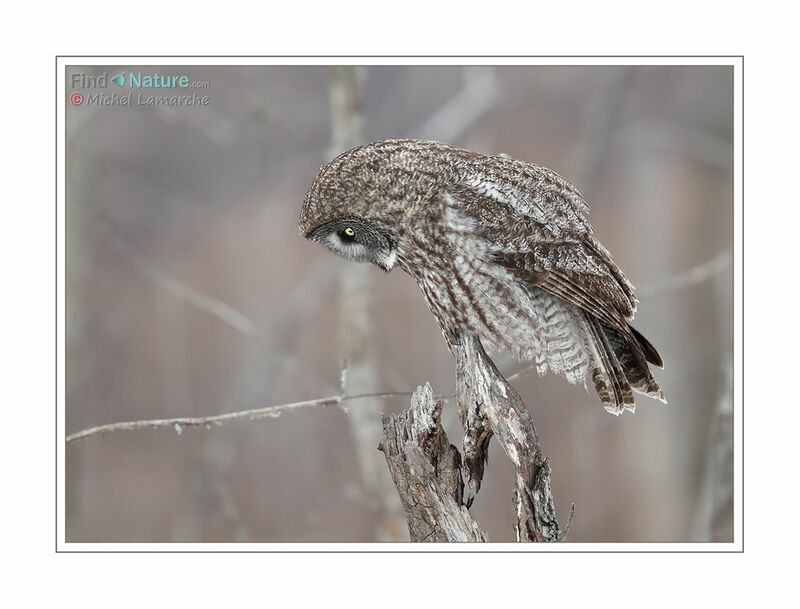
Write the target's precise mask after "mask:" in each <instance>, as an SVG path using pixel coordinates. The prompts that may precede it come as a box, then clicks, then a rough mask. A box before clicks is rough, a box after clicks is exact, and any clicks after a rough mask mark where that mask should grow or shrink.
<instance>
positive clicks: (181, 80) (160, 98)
mask: <svg viewBox="0 0 800 609" xmlns="http://www.w3.org/2000/svg"><path fill="white" fill-rule="evenodd" d="M70 84H71V85H72V88H73V89H106V88H108V86H109V85H110V84H114V85H116V86H117V87H119V88H120V89H130V91H129V92H128V93H127V94H119V93H117V92H112V93H111V94H108V93H104V92H99V93H87V94H86V95H84V94H83V93H80V92H74V93H72V95H70V101H71V102H72V105H73V106H80V105H83V104H86V105H89V106H207V105H208V104H209V101H210V99H209V97H208V96H207V95H200V94H198V93H192V94H191V95H188V94H187V95H168V94H164V95H147V94H146V93H142V92H136V95H134V90H138V89H208V88H209V87H210V83H208V82H205V81H192V80H191V79H190V78H189V76H187V75H186V74H177V75H175V74H159V73H155V74H142V73H141V72H121V73H119V74H116V75H115V76H111V77H109V75H108V74H107V73H103V74H91V75H90V74H84V73H82V72H78V73H74V74H72V75H71V78H70ZM164 93H167V92H166V91H165V92H164ZM187 93H188V91H187Z"/></svg>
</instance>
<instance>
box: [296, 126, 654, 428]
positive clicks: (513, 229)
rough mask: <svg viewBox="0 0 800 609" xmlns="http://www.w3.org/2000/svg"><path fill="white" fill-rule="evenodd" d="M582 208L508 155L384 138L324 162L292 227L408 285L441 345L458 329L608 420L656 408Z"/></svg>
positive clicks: (642, 341) (603, 253)
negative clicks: (558, 383)
mask: <svg viewBox="0 0 800 609" xmlns="http://www.w3.org/2000/svg"><path fill="white" fill-rule="evenodd" d="M588 215H589V207H588V205H587V204H586V202H585V201H584V200H583V197H581V195H580V193H579V192H578V191H577V190H576V189H575V188H574V187H573V186H572V185H571V184H569V183H568V182H567V181H566V180H564V179H563V178H562V177H561V176H559V175H558V174H556V173H555V172H553V171H551V170H549V169H547V168H545V167H540V166H538V165H534V164H532V163H527V162H525V161H518V160H515V159H512V158H509V157H508V156H506V155H495V156H486V155H483V154H478V153H475V152H471V151H469V150H463V149H460V148H456V147H453V146H449V145H447V144H442V143H438V142H429V141H420V140H387V141H380V142H373V143H370V144H366V145H363V146H358V147H356V148H353V149H352V150H348V151H347V152H344V153H343V154H341V155H339V156H338V157H336V158H335V159H334V160H333V161H331V162H330V163H328V164H327V165H325V166H324V167H323V168H322V169H321V170H320V172H319V174H318V175H317V177H316V179H315V180H314V182H313V184H312V185H311V188H310V189H309V191H308V194H307V195H306V198H305V202H304V205H303V209H302V212H301V215H300V230H301V232H302V233H303V235H304V236H305V237H306V238H307V239H310V240H312V241H316V242H318V243H321V244H323V245H325V246H326V247H328V248H329V249H331V250H332V251H334V252H335V253H337V254H340V255H341V256H344V257H345V258H348V259H350V260H355V261H358V262H372V263H374V264H376V265H377V266H379V267H380V268H382V269H383V270H384V271H386V272H389V271H391V270H392V268H394V267H395V266H398V267H400V268H401V269H403V270H404V271H405V272H406V273H408V274H409V275H411V276H412V277H413V278H414V279H415V280H416V282H417V284H418V285H419V287H420V289H421V290H422V293H423V294H424V296H425V300H426V302H427V304H428V307H429V308H430V310H431V311H432V312H433V314H434V315H435V316H436V320H437V321H438V322H439V326H440V327H441V330H442V334H443V335H444V336H445V339H446V340H451V337H453V336H458V335H460V334H462V333H472V334H474V335H476V336H478V338H480V340H481V342H482V343H483V345H484V347H485V348H486V349H487V350H488V351H497V350H511V351H513V352H515V353H516V354H517V356H518V357H519V358H520V359H522V360H532V361H535V363H536V367H537V369H538V372H539V374H544V373H545V372H546V371H547V370H548V369H549V370H551V371H553V372H556V373H559V374H563V375H564V376H565V377H566V378H567V380H568V381H570V382H571V383H585V379H586V377H587V376H588V375H589V374H590V373H591V378H592V381H593V382H594V386H595V388H596V389H597V393H598V395H599V396H600V399H601V400H602V402H603V405H604V406H605V408H606V410H608V411H609V412H612V413H614V414H619V413H621V412H622V411H623V410H624V409H628V410H631V411H632V410H633V409H634V401H633V391H637V392H639V393H643V394H645V395H647V396H650V397H653V398H656V399H658V400H661V401H663V402H666V400H665V399H664V394H663V393H662V391H661V389H660V388H659V386H658V384H657V383H656V381H655V379H654V378H653V376H652V374H651V372H650V369H649V367H648V362H650V363H652V364H655V365H656V366H663V363H662V360H661V356H660V355H659V354H658V352H657V351H656V349H655V348H654V347H653V346H652V345H651V344H650V343H649V342H648V340H647V339H646V338H645V337H644V336H642V335H641V334H640V333H639V332H637V331H636V330H635V329H633V327H631V326H630V324H629V323H628V321H629V320H631V319H632V318H633V314H634V311H635V310H636V303H637V299H636V296H635V295H634V293H633V286H632V285H631V283H630V282H629V281H628V279H627V278H626V277H625V275H624V274H623V273H622V271H621V270H620V268H619V267H618V266H617V265H616V264H614V261H613V260H612V259H611V256H610V254H609V253H608V251H607V250H606V249H605V248H604V247H603V246H602V245H601V244H600V242H599V241H598V240H597V239H596V238H595V236H594V231H593V229H592V227H591V225H590V224H589V220H588Z"/></svg>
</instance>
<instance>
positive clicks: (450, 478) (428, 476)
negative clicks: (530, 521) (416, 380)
mask: <svg viewBox="0 0 800 609" xmlns="http://www.w3.org/2000/svg"><path fill="white" fill-rule="evenodd" d="M443 405H444V402H442V401H437V400H434V398H433V391H432V390H431V386H430V385H429V384H428V383H426V384H425V386H424V387H418V388H417V390H416V391H415V392H414V395H413V396H412V398H411V407H410V408H409V409H408V410H404V411H402V412H400V413H398V414H395V415H391V416H386V415H384V416H383V443H382V445H381V447H380V448H381V450H383V452H384V454H385V456H386V461H387V463H388V464H389V470H390V472H391V474H392V479H393V480H394V483H395V486H396V487H397V490H398V493H399V495H400V500H401V501H402V503H403V507H404V508H405V511H406V516H407V518H408V528H409V532H410V534H411V540H412V541H439V542H443V541H486V539H487V538H486V534H485V533H484V532H483V531H482V530H481V528H480V527H479V526H478V523H477V522H475V520H474V519H473V518H472V516H471V515H470V513H469V511H468V509H467V506H466V505H464V503H463V491H464V482H463V479H462V477H461V454H460V453H459V452H458V449H457V448H456V447H455V446H453V445H451V444H450V443H449V442H448V440H447V435H446V434H445V432H444V429H443V428H442V425H441V420H440V419H441V414H442V407H443Z"/></svg>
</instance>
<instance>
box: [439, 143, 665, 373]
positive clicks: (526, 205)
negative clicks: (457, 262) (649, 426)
mask: <svg viewBox="0 0 800 609" xmlns="http://www.w3.org/2000/svg"><path fill="white" fill-rule="evenodd" d="M491 158H492V159H496V160H498V161H500V162H501V163H502V164H503V165H504V167H503V169H504V171H502V172H500V171H497V169H496V168H493V169H494V170H493V171H486V170H485V169H484V171H483V172H482V174H481V178H480V179H479V178H478V176H477V175H473V176H468V177H467V178H466V179H464V180H462V182H461V184H460V185H459V187H458V188H457V189H456V190H455V191H454V192H453V193H452V196H451V197H450V198H451V200H460V201H469V204H468V205H467V209H471V210H477V215H476V216H475V217H474V220H475V222H474V223H473V225H474V226H475V230H476V232H478V233H479V234H480V235H481V237H483V239H484V240H485V242H486V243H487V247H488V249H489V253H490V256H491V258H492V260H493V261H494V262H495V263H496V264H498V265H500V266H501V267H503V268H504V269H506V270H507V271H509V272H510V273H511V274H512V275H513V276H515V277H516V278H517V279H519V280H520V281H521V282H523V283H524V284H526V285H528V286H531V287H536V288H539V289H542V290H545V291H546V292H549V293H550V294H553V295H555V296H558V297H559V298H562V299H564V300H566V301H568V302H570V303H572V304H574V305H576V306H578V307H580V308H581V309H582V310H583V311H586V312H587V313H590V314H591V315H592V316H594V317H596V318H597V319H598V320H600V321H602V322H603V323H605V324H607V325H609V326H611V327H612V328H615V329H617V330H619V331H620V332H622V333H623V335H625V336H629V337H630V338H631V339H633V340H635V341H636V342H639V343H640V344H641V346H642V348H643V350H644V353H645V356H646V357H647V359H648V360H650V361H651V362H653V363H655V364H657V365H662V363H661V358H660V356H659V355H658V352H657V351H656V350H655V348H653V347H652V345H650V344H649V343H648V342H647V341H646V340H644V337H642V336H641V335H640V334H639V333H638V332H636V330H634V329H633V328H631V327H630V325H629V324H628V320H630V319H632V318H633V315H634V313H635V311H636V304H637V299H636V296H635V294H634V292H633V286H632V285H631V283H630V281H628V279H627V277H625V275H624V273H623V272H622V270H621V269H620V268H619V267H618V266H617V265H616V264H615V263H614V261H613V260H612V259H611V255H610V254H609V252H608V251H607V250H606V249H605V248H604V247H603V245H602V244H601V243H600V242H599V241H598V240H597V239H596V238H595V237H594V234H593V230H592V227H591V225H590V224H589V221H588V211H589V207H588V205H587V204H586V202H585V201H584V199H583V197H581V195H580V193H578V191H577V190H576V189H575V188H574V187H572V186H571V185H570V184H569V183H568V182H566V181H565V180H564V179H563V178H561V177H560V176H558V175H557V174H555V173H554V172H552V171H550V170H549V169H547V168H544V167H539V166H536V165H531V164H529V163H524V162H522V161H515V160H514V159H506V158H504V157H491Z"/></svg>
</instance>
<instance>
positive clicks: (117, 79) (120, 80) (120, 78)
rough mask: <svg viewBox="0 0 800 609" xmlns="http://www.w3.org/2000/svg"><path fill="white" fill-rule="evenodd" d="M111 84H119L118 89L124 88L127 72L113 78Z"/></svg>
mask: <svg viewBox="0 0 800 609" xmlns="http://www.w3.org/2000/svg"><path fill="white" fill-rule="evenodd" d="M111 82H114V83H117V86H118V87H124V86H125V72H123V73H122V74H118V75H117V76H115V77H114V78H112V79H111Z"/></svg>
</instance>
